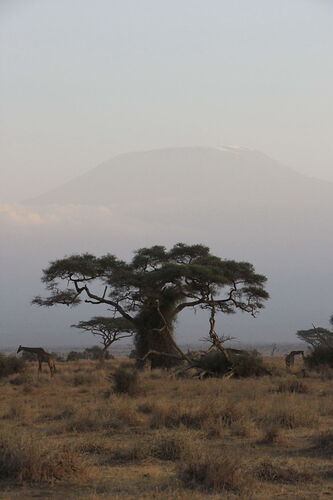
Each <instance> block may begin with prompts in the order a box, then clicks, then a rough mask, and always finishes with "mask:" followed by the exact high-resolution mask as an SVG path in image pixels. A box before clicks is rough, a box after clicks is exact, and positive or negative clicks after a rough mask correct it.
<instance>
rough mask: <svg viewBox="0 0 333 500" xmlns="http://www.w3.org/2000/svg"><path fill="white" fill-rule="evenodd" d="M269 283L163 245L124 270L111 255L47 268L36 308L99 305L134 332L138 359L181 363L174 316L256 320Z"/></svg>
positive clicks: (241, 266)
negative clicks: (202, 312)
mask: <svg viewBox="0 0 333 500" xmlns="http://www.w3.org/2000/svg"><path fill="white" fill-rule="evenodd" d="M266 280H267V279H266V277H265V276H263V275H260V274H257V273H256V272H255V270H254V267H253V265H252V264H250V263H248V262H236V261H234V260H225V259H221V258H220V257H217V256H215V255H212V254H211V253H210V251H209V248H208V247H206V246H204V245H186V244H184V243H177V244H176V245H175V246H174V247H173V248H171V249H170V250H169V251H168V250H166V248H165V247H164V246H153V247H151V248H141V249H139V250H137V251H136V252H135V253H134V257H133V259H132V261H131V262H129V263H127V262H124V261H123V260H119V259H117V258H116V257H115V256H114V255H111V254H107V255H104V256H102V257H95V256H94V255H91V254H81V255H72V256H70V257H66V258H64V259H60V260H56V261H54V262H51V263H50V265H49V267H48V268H47V269H45V270H44V271H43V277H42V282H43V283H45V285H46V288H47V290H48V292H49V295H48V297H45V298H42V297H40V296H37V297H35V299H34V300H33V303H34V304H38V305H41V306H47V307H49V306H53V305H55V304H66V305H68V306H70V305H76V304H79V303H80V302H81V301H85V302H88V303H91V304H103V305H105V306H107V307H108V309H110V310H111V312H112V317H114V318H124V319H125V320H127V321H129V322H130V323H131V324H132V325H133V328H134V329H135V331H136V335H135V346H136V352H137V355H138V357H140V358H143V357H144V356H145V355H146V354H147V353H148V352H150V351H155V352H163V353H165V354H169V355H170V356H172V355H180V356H181V357H185V356H184V354H183V353H182V352H181V350H180V349H179V347H178V346H177V344H176V342H175V340H174V338H173V326H174V322H175V320H176V318H177V316H178V315H179V313H181V312H182V311H183V310H185V309H188V308H194V309H197V308H201V309H209V310H210V311H211V318H212V317H213V316H214V318H215V313H219V312H221V313H225V314H232V313H235V312H236V311H237V310H241V311H243V312H246V313H249V314H251V315H252V316H255V314H256V312H258V311H259V310H260V309H261V308H262V307H264V301H265V300H266V299H268V297H269V295H268V293H267V291H266V290H265V288H264V286H265V283H266ZM98 285H99V287H98ZM97 290H99V291H97ZM214 321H215V319H214ZM165 363H166V360H165V357H164V356H163V358H161V357H159V356H156V357H155V358H154V360H153V362H152V366H159V365H165Z"/></svg>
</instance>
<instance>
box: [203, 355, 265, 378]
mask: <svg viewBox="0 0 333 500" xmlns="http://www.w3.org/2000/svg"><path fill="white" fill-rule="evenodd" d="M229 355H230V360H229V359H227V358H226V357H225V355H224V354H223V352H221V351H211V352H208V353H207V354H204V355H202V356H201V357H200V358H198V359H196V360H195V361H194V365H195V367H196V368H199V369H201V370H204V371H207V372H209V373H214V374H216V375H225V374H226V373H227V372H228V371H230V370H231V369H232V371H233V373H234V376H236V377H239V378H243V377H259V376H262V375H268V374H270V371H269V370H268V369H267V368H266V367H265V365H264V362H263V359H262V357H261V356H260V354H259V353H258V352H257V351H242V352H241V353H237V354H236V353H233V352H229Z"/></svg>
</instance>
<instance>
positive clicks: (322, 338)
mask: <svg viewBox="0 0 333 500" xmlns="http://www.w3.org/2000/svg"><path fill="white" fill-rule="evenodd" d="M296 335H297V337H298V338H299V339H300V340H303V341H304V342H306V343H307V344H309V346H311V348H312V349H315V348H317V347H324V348H325V347H326V348H328V349H333V332H331V331H330V330H327V328H321V327H315V326H314V327H313V328H310V329H309V330H298V332H297V333H296Z"/></svg>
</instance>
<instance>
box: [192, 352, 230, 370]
mask: <svg viewBox="0 0 333 500" xmlns="http://www.w3.org/2000/svg"><path fill="white" fill-rule="evenodd" d="M194 364H195V366H196V368H200V369H201V370H205V371H207V372H211V373H216V374H217V375H223V374H224V373H226V372H227V371H228V370H229V369H230V368H231V367H232V363H231V362H230V361H228V359H227V358H226V357H225V355H224V354H223V352H221V351H210V352H208V353H207V354H204V355H202V356H201V357H200V358H199V359H196V360H195V362H194Z"/></svg>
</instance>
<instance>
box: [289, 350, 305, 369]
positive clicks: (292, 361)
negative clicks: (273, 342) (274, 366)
mask: <svg viewBox="0 0 333 500" xmlns="http://www.w3.org/2000/svg"><path fill="white" fill-rule="evenodd" d="M298 355H300V356H302V358H303V360H304V351H291V352H290V353H289V354H287V356H286V357H285V362H286V368H287V369H289V368H291V367H292V366H294V364H295V356H298Z"/></svg>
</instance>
